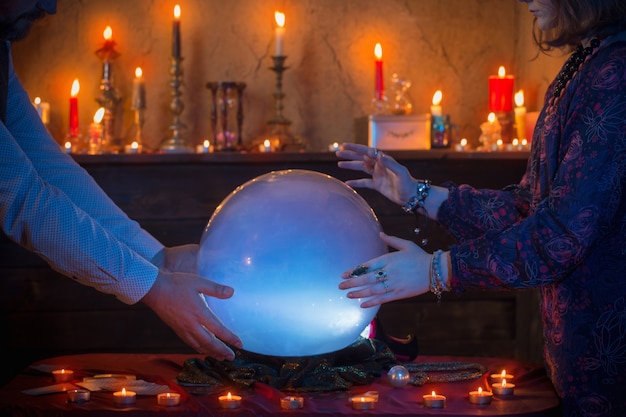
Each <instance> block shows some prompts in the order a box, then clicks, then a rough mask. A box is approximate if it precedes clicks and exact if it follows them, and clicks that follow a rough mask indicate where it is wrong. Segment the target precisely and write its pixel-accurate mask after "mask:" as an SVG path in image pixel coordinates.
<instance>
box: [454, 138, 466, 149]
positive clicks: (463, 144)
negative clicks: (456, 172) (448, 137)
mask: <svg viewBox="0 0 626 417" xmlns="http://www.w3.org/2000/svg"><path fill="white" fill-rule="evenodd" d="M455 149H456V150H457V151H459V152H462V151H464V150H466V149H467V139H466V138H463V139H461V141H460V142H459V143H458V144H457V145H456V146H455Z"/></svg>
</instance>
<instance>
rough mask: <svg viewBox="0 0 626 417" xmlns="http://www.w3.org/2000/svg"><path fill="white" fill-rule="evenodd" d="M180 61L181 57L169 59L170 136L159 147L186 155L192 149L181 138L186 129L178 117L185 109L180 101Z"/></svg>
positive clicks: (181, 76)
mask: <svg viewBox="0 0 626 417" xmlns="http://www.w3.org/2000/svg"><path fill="white" fill-rule="evenodd" d="M182 60H183V58H181V57H175V56H173V57H171V58H170V63H171V65H170V75H171V79H170V82H169V85H170V87H171V88H172V102H171V103H170V112H171V113H172V116H173V118H172V123H171V124H170V127H169V129H170V131H171V135H170V137H169V138H166V139H165V140H164V141H163V142H162V143H161V146H160V149H161V151H163V152H169V153H188V152H193V148H192V147H191V146H189V145H188V144H187V143H186V141H185V139H184V138H183V134H182V131H183V129H184V128H185V127H186V126H185V125H184V124H183V122H181V120H180V115H181V113H182V112H183V110H184V108H185V104H184V103H183V101H182V100H181V96H182V93H181V91H180V88H181V87H182V84H183V82H182V78H183V70H182Z"/></svg>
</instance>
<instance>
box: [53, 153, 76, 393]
mask: <svg viewBox="0 0 626 417" xmlns="http://www.w3.org/2000/svg"><path fill="white" fill-rule="evenodd" d="M70 146H71V144H70ZM52 377H53V378H54V382H68V381H71V380H73V379H74V371H72V370H70V369H57V370H54V371H52Z"/></svg>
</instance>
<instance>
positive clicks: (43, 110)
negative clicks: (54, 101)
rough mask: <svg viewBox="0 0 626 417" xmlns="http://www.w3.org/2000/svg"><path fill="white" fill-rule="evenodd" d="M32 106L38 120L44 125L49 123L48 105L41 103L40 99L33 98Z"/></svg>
mask: <svg viewBox="0 0 626 417" xmlns="http://www.w3.org/2000/svg"><path fill="white" fill-rule="evenodd" d="M33 106H35V109H36V110H37V114H38V115H39V118H40V119H41V121H42V122H43V124H44V125H47V124H48V123H49V122H50V103H46V102H43V101H41V98H39V97H35V100H34V101H33Z"/></svg>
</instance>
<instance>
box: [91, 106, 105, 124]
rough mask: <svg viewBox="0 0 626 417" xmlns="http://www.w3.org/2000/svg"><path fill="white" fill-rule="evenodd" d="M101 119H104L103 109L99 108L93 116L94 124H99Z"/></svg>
mask: <svg viewBox="0 0 626 417" xmlns="http://www.w3.org/2000/svg"><path fill="white" fill-rule="evenodd" d="M103 118H104V107H100V108H99V109H98V110H97V111H96V114H94V115H93V122H94V123H100V122H101V121H102V119H103Z"/></svg>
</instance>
